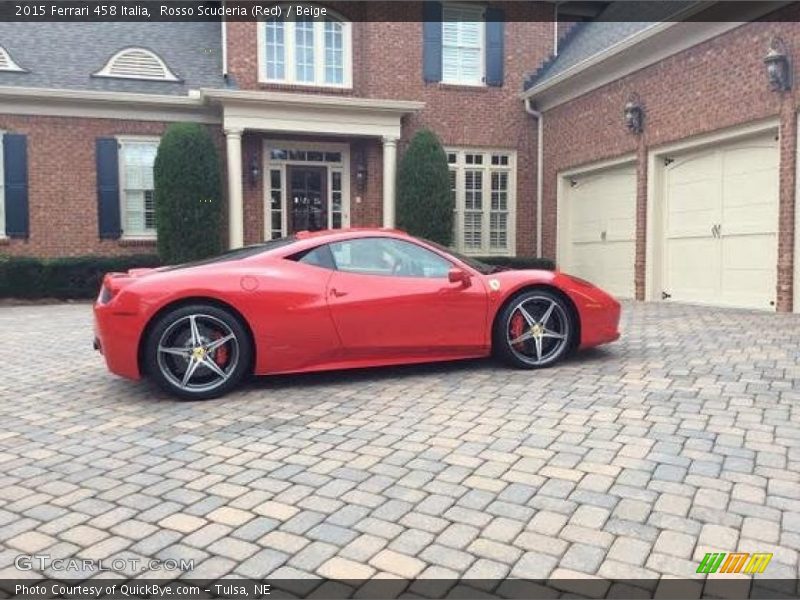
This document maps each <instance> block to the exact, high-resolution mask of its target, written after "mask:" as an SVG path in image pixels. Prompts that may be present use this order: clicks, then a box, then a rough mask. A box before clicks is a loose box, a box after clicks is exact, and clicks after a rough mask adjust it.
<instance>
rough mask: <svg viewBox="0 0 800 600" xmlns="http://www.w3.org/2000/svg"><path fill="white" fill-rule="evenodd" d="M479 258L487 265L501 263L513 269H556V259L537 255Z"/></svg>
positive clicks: (477, 257) (478, 257)
mask: <svg viewBox="0 0 800 600" xmlns="http://www.w3.org/2000/svg"><path fill="white" fill-rule="evenodd" d="M475 258H476V259H477V260H479V261H481V262H482V263H486V264H487V265H499V266H501V267H510V268H512V269H542V270H544V271H555V269H556V261H554V260H553V259H551V258H536V257H535V256H476V257H475Z"/></svg>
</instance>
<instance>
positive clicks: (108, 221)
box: [95, 138, 122, 239]
mask: <svg viewBox="0 0 800 600" xmlns="http://www.w3.org/2000/svg"><path fill="white" fill-rule="evenodd" d="M118 152H119V151H118V148H117V140H116V139H114V138H98V139H97V140H96V142H95V153H96V160H97V224H98V228H99V230H100V237H101V238H102V239H117V238H119V236H120V235H122V228H121V224H120V214H119V161H118V159H117V157H118Z"/></svg>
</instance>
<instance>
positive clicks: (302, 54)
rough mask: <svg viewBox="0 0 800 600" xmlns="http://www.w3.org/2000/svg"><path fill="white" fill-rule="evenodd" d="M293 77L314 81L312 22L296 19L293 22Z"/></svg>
mask: <svg viewBox="0 0 800 600" xmlns="http://www.w3.org/2000/svg"><path fill="white" fill-rule="evenodd" d="M294 54H295V78H296V79H297V81H302V82H305V83H313V81H314V23H313V21H297V22H296V23H295V24H294Z"/></svg>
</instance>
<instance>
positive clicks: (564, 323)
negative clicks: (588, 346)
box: [492, 289, 578, 369]
mask: <svg viewBox="0 0 800 600" xmlns="http://www.w3.org/2000/svg"><path fill="white" fill-rule="evenodd" d="M548 311H549V313H548ZM545 317H546V319H545ZM543 321H544V324H543V323H542V322H543ZM577 331H578V328H577V324H576V323H575V319H574V317H573V312H572V307H571V306H569V304H568V303H567V301H566V300H565V299H564V298H563V297H561V296H560V295H559V294H557V293H555V292H552V291H550V290H545V289H538V290H530V291H528V292H523V293H521V294H519V295H517V296H514V297H513V298H511V300H509V301H508V302H507V303H506V305H505V306H504V307H503V308H502V309H501V311H500V314H499V315H498V316H497V319H495V324H494V330H493V331H492V348H493V350H494V353H495V355H496V356H497V357H498V358H500V359H501V360H503V361H504V362H505V363H507V364H509V365H511V366H512V367H516V368H518V369H541V368H544V367H549V366H552V365H554V364H555V363H557V362H558V361H560V360H562V359H563V358H565V357H566V356H567V355H568V354H569V353H570V351H571V350H572V348H574V347H575V341H576V336H577ZM512 340H515V341H516V340H519V341H516V343H512Z"/></svg>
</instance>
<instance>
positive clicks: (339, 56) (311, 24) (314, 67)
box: [259, 18, 352, 87]
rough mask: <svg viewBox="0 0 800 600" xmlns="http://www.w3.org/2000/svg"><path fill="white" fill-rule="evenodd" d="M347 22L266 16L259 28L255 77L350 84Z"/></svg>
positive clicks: (319, 84) (337, 84)
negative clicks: (268, 18)
mask: <svg viewBox="0 0 800 600" xmlns="http://www.w3.org/2000/svg"><path fill="white" fill-rule="evenodd" d="M351 37H352V35H351V24H350V23H349V22H347V21H343V20H337V19H334V18H328V19H326V20H300V19H298V20H282V19H280V18H278V19H270V20H268V21H265V22H263V23H262V24H261V26H260V28H259V79H260V80H261V81H262V82H265V83H287V84H296V85H298V84H299V85H316V86H330V87H350V86H351V85H352V83H351V82H352V76H351V70H352V66H351V62H352V58H351V57H352V49H351Z"/></svg>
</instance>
